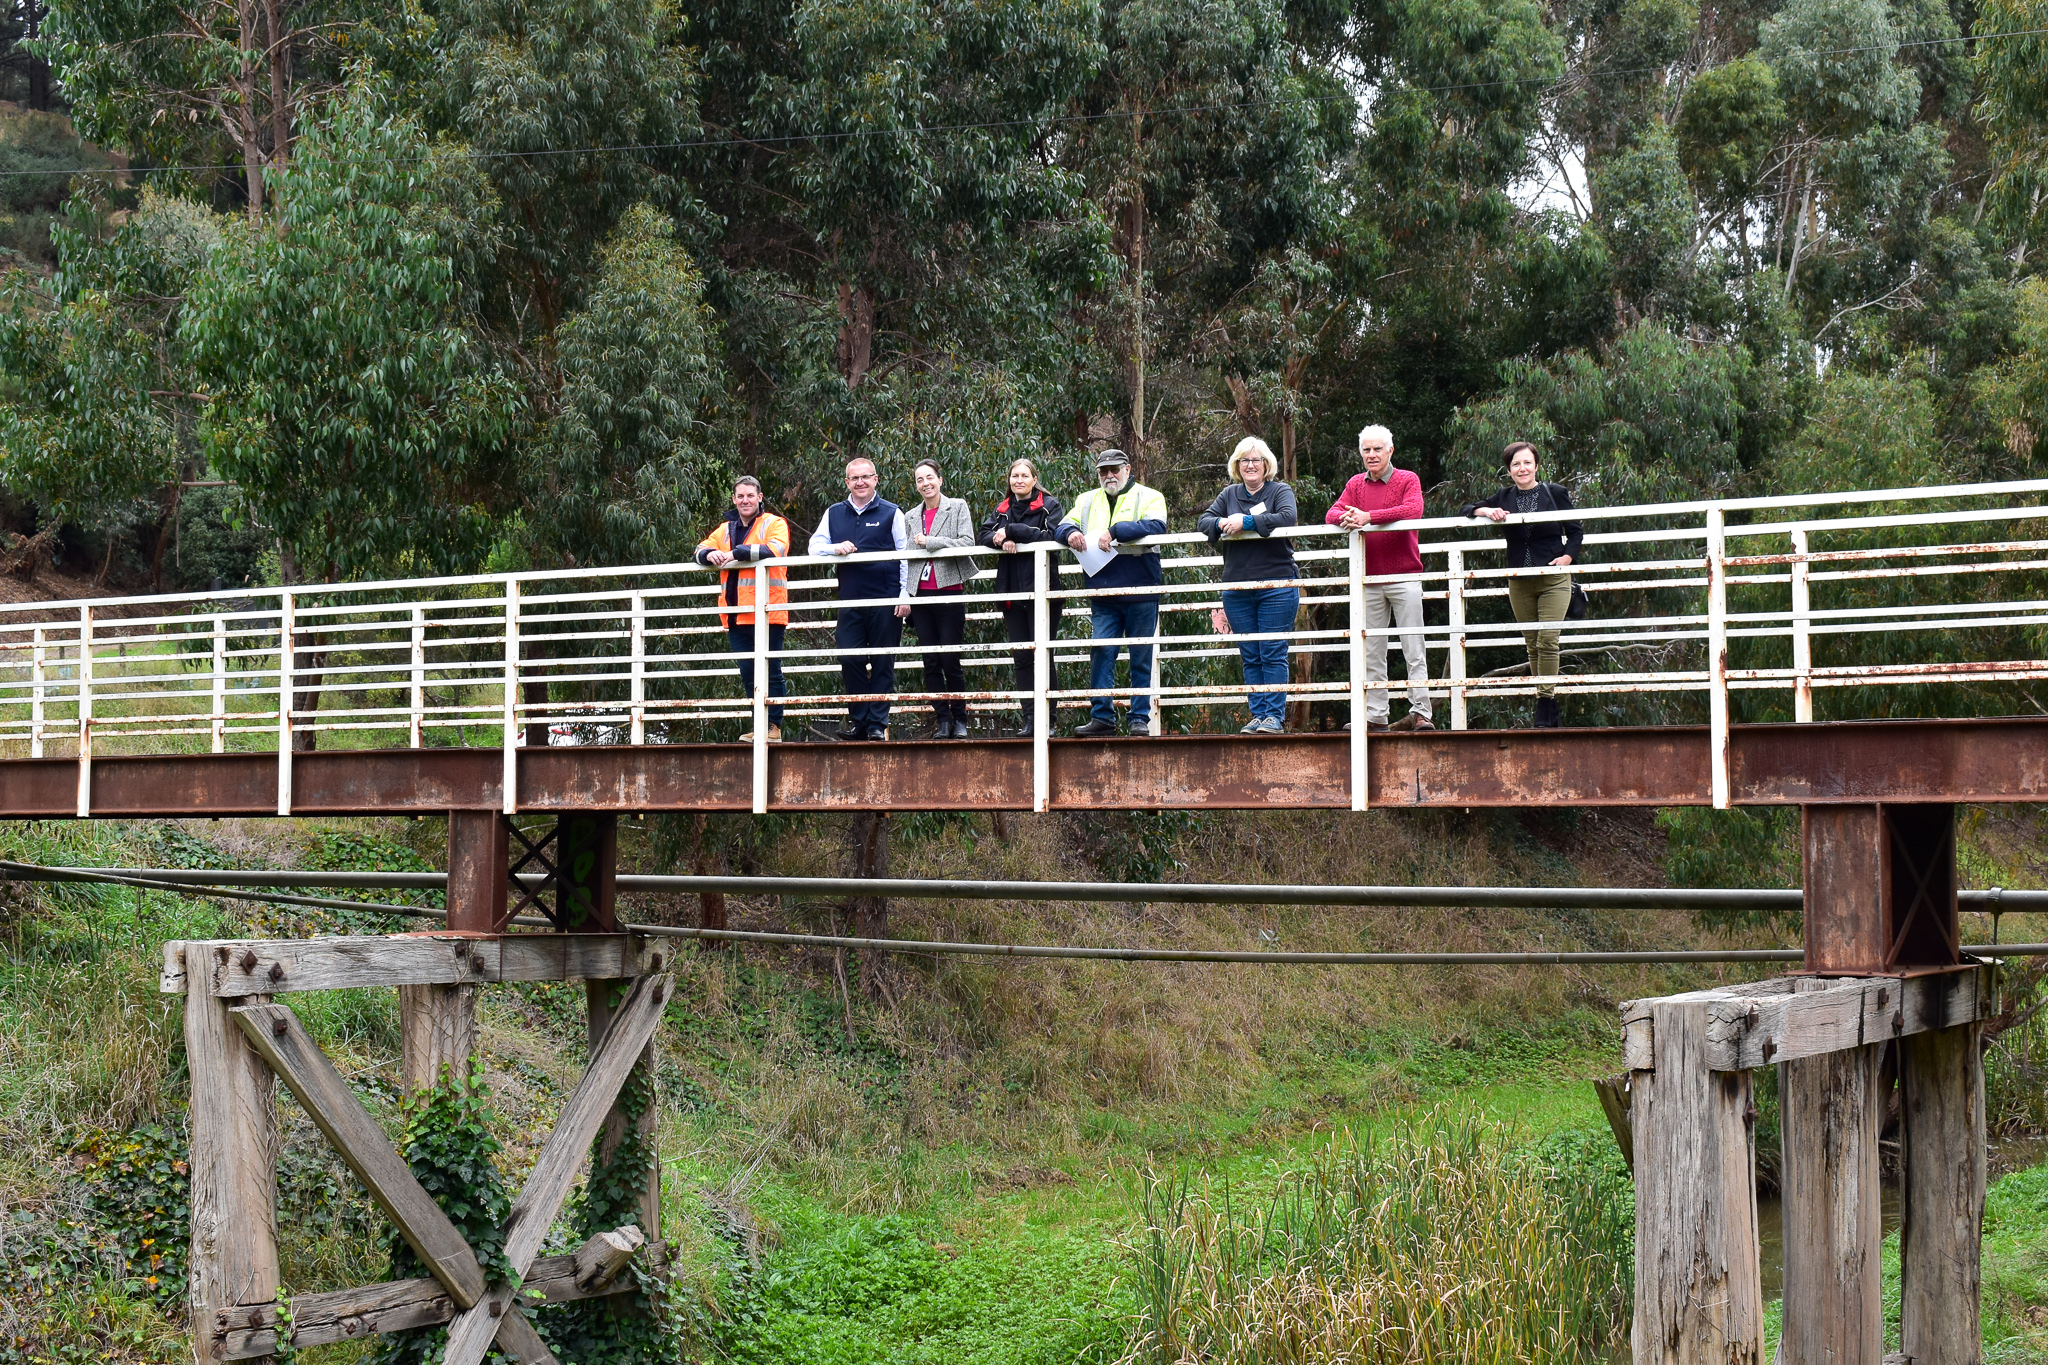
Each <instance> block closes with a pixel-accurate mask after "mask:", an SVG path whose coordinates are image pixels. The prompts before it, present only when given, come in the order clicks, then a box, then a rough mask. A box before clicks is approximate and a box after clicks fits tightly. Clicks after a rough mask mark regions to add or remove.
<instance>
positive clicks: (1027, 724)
mask: <svg viewBox="0 0 2048 1365" xmlns="http://www.w3.org/2000/svg"><path fill="white" fill-rule="evenodd" d="M1010 733H1011V734H1012V735H1014V736H1016V737H1017V738H1018V739H1029V738H1031V713H1030V712H1029V711H1026V712H1024V713H1023V714H1022V715H1020V716H1019V717H1018V718H1017V728H1016V729H1014V730H1012V731H1011V732H1010Z"/></svg>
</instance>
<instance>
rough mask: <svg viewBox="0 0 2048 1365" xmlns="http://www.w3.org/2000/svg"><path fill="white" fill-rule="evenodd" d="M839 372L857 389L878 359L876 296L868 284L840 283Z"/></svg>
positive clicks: (849, 386) (849, 385)
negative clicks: (876, 344)
mask: <svg viewBox="0 0 2048 1365" xmlns="http://www.w3.org/2000/svg"><path fill="white" fill-rule="evenodd" d="M839 316H840V319H841V321H840V325H839V346H838V360H839V373H840V374H842V375H844V376H845V378H846V387H847V388H848V389H849V390H852V389H857V388H859V387H860V383H861V381H862V380H863V379H865V378H867V375H868V370H869V368H870V367H871V366H873V364H874V361H875V295H874V292H873V291H872V290H870V289H869V288H868V287H867V286H866V285H852V284H842V285H840V286H839Z"/></svg>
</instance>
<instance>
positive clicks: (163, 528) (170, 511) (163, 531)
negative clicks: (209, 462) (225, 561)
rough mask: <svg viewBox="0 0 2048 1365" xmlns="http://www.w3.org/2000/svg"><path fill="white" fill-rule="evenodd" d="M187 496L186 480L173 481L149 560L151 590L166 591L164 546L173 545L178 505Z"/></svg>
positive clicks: (181, 478) (165, 499) (166, 494)
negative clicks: (172, 538)
mask: <svg viewBox="0 0 2048 1365" xmlns="http://www.w3.org/2000/svg"><path fill="white" fill-rule="evenodd" d="M184 495H185V480H184V478H183V476H182V475H180V476H179V477H178V478H175V479H173V480H171V486H170V487H169V489H167V490H166V493H165V498H164V512H163V515H162V516H160V517H158V518H157V522H156V553H155V554H153V555H151V556H150V560H149V590H150V591H151V592H162V591H163V590H164V546H166V545H168V544H170V543H171V536H172V535H173V534H174V533H175V532H176V530H177V526H178V503H179V502H180V501H181V500H182V499H183V497H184Z"/></svg>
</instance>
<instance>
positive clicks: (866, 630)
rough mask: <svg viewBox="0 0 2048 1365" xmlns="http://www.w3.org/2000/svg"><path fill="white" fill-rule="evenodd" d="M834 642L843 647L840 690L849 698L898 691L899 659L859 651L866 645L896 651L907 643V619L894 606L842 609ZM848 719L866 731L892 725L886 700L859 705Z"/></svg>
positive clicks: (850, 710) (835, 624) (848, 710)
mask: <svg viewBox="0 0 2048 1365" xmlns="http://www.w3.org/2000/svg"><path fill="white" fill-rule="evenodd" d="M832 642H833V643H834V644H836V645H838V646H839V681H840V684H841V686H840V689H839V690H840V691H842V692H844V693H846V694H847V695H848V696H856V695H860V694H863V693H889V692H894V691H895V690H896V656H895V655H894V654H869V653H861V652H857V651H859V650H860V649H861V647H862V646H867V647H869V648H878V647H879V648H884V649H890V650H893V649H895V648H896V646H897V645H899V644H901V643H903V618H902V617H900V616H898V615H897V614H896V609H895V608H894V607H841V608H840V609H839V615H838V617H837V619H836V620H835V621H834V622H833V627H832ZM846 719H847V720H848V721H849V722H851V723H852V724H854V725H858V726H861V727H862V728H864V729H869V730H879V729H883V728H885V727H886V726H887V725H888V724H889V703H888V702H886V701H866V702H855V703H853V704H852V705H851V706H848V707H847V708H846Z"/></svg>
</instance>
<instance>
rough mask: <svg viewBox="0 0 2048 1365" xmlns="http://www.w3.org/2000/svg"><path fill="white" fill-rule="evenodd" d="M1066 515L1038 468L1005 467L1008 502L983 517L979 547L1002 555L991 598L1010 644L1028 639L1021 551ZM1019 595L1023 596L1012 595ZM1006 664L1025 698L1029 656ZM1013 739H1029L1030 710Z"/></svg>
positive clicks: (1055, 621) (1026, 573)
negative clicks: (996, 598)
mask: <svg viewBox="0 0 2048 1365" xmlns="http://www.w3.org/2000/svg"><path fill="white" fill-rule="evenodd" d="M1066 514H1067V509H1066V508H1065V507H1063V506H1061V505H1060V500H1059V499H1058V498H1056V497H1054V496H1053V495H1052V494H1050V493H1048V492H1046V491H1045V490H1044V489H1043V488H1041V487H1039V486H1038V466H1037V465H1035V464H1033V463H1032V462H1031V461H1029V460H1021V459H1020V460H1018V461H1016V462H1015V463H1013V464H1012V465H1011V466H1010V496H1009V497H1007V498H1004V499H1003V500H1002V501H1001V502H999V503H997V504H996V509H995V511H993V512H990V513H989V514H988V520H986V521H984V522H982V523H981V535H980V536H979V537H978V539H979V540H980V542H981V543H982V544H983V545H986V546H988V547H989V548H990V549H991V550H1000V551H1002V554H1003V557H1002V558H1001V559H999V560H997V561H996V592H997V594H998V595H999V596H1000V597H1001V598H1002V603H1003V630H1004V633H1005V635H1006V636H1007V638H1008V639H1009V641H1010V643H1011V644H1013V645H1014V644H1018V643H1021V642H1025V641H1029V640H1031V639H1032V630H1031V590H1032V588H1033V586H1034V584H1033V582H1032V574H1033V570H1032V558H1033V556H1031V555H1028V554H1025V553H1022V547H1024V546H1026V545H1029V544H1031V543H1032V542H1034V541H1040V540H1051V539H1052V538H1053V535H1052V533H1053V528H1054V527H1056V526H1058V525H1059V524H1060V519H1061V518H1062V517H1064V516H1066ZM1019 593H1021V594H1022V596H1021V597H1019V596H1015V595H1014V594H1019ZM1059 607H1060V604H1059V603H1057V602H1055V603H1053V604H1052V609H1051V625H1052V633H1053V634H1055V635H1057V634H1059V621H1060V612H1059ZM1010 664H1011V666H1012V668H1013V669H1014V670H1015V673H1016V679H1017V682H1016V687H1017V690H1018V691H1019V692H1029V691H1031V690H1032V687H1033V685H1034V683H1035V681H1036V670H1035V669H1034V668H1033V667H1032V652H1031V651H1030V650H1029V649H1014V650H1011V651H1010ZM1047 681H1048V682H1049V683H1050V684H1051V685H1052V686H1054V687H1057V686H1059V682H1058V679H1057V678H1053V679H1048V680H1047ZM1017 733H1018V734H1019V735H1020V736H1022V737H1026V738H1028V737H1029V736H1030V734H1031V706H1030V704H1029V703H1028V702H1027V703H1026V704H1025V706H1024V723H1023V725H1021V726H1020V727H1018V731H1017Z"/></svg>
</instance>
